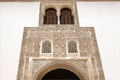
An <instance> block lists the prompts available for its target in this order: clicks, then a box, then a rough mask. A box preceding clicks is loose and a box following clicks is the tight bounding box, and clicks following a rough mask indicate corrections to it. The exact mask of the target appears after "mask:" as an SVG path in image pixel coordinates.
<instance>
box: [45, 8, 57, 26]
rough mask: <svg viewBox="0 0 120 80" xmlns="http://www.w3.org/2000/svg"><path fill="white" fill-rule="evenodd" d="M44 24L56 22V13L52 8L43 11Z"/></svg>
mask: <svg viewBox="0 0 120 80" xmlns="http://www.w3.org/2000/svg"><path fill="white" fill-rule="evenodd" d="M43 23H44V24H57V14H56V10H55V9H54V8H48V9H47V10H46V12H45V16H44V20H43Z"/></svg>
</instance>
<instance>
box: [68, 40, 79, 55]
mask: <svg viewBox="0 0 120 80" xmlns="http://www.w3.org/2000/svg"><path fill="white" fill-rule="evenodd" d="M68 53H77V43H76V42H75V41H69V42H68Z"/></svg>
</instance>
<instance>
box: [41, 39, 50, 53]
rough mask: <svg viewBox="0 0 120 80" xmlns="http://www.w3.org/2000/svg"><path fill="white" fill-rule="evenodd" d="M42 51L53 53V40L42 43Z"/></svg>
mask: <svg viewBox="0 0 120 80" xmlns="http://www.w3.org/2000/svg"><path fill="white" fill-rule="evenodd" d="M42 53H51V42H50V41H44V42H43V43H42Z"/></svg>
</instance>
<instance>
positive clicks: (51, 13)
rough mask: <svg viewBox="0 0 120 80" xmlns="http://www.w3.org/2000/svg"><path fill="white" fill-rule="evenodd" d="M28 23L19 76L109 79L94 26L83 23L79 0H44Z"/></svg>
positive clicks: (24, 79)
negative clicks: (34, 22) (34, 21)
mask: <svg viewBox="0 0 120 80" xmlns="http://www.w3.org/2000/svg"><path fill="white" fill-rule="evenodd" d="M39 19H40V20H39V26H38V27H25V28H24V35H23V41H22V47H21V54H20V61H19V68H18V76H17V80H49V79H51V80H54V79H56V80H58V79H61V80H63V79H65V80H67V79H72V80H105V78H104V73H103V69H102V65H101V59H100V54H99V51H98V47H97V41H96V37H95V32H94V28H93V27H79V22H78V15H77V8H76V0H41V2H40V16H39Z"/></svg>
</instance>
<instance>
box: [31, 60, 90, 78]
mask: <svg viewBox="0 0 120 80" xmlns="http://www.w3.org/2000/svg"><path fill="white" fill-rule="evenodd" d="M31 64H32V65H33V68H32V69H33V74H32V75H33V77H34V76H35V75H36V74H37V73H38V71H39V70H40V69H41V70H42V68H43V67H47V66H50V65H54V64H63V65H65V64H67V65H70V66H75V67H76V69H77V70H81V73H82V75H83V76H84V77H85V78H86V79H87V80H89V77H88V66H87V61H86V60H61V61H54V60H50V59H49V60H41V59H33V60H32V62H31Z"/></svg>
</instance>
